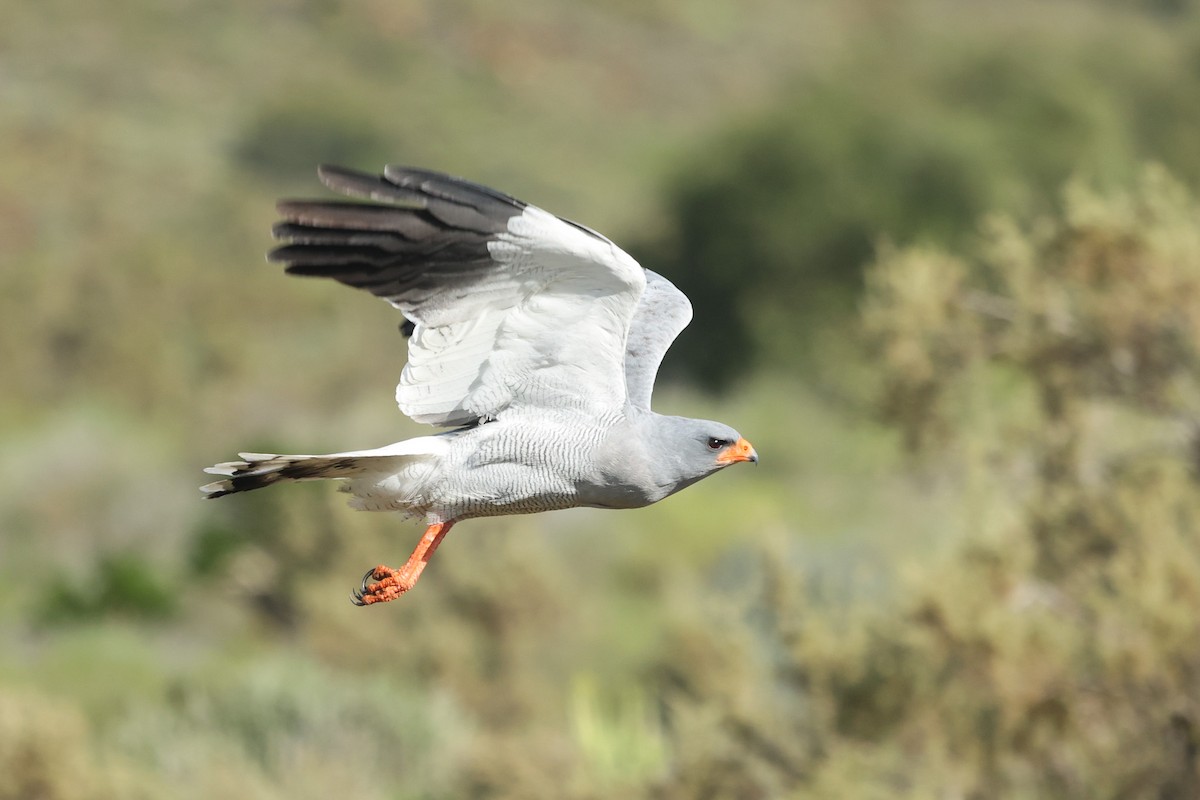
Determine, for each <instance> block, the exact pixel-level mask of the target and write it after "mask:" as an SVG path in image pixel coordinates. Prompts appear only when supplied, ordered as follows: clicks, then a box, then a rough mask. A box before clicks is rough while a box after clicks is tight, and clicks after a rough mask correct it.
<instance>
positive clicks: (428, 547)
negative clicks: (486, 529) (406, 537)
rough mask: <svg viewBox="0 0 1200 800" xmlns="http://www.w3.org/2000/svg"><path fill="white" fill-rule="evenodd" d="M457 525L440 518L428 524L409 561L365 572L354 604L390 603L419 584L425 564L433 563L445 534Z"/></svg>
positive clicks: (355, 594)
mask: <svg viewBox="0 0 1200 800" xmlns="http://www.w3.org/2000/svg"><path fill="white" fill-rule="evenodd" d="M453 525H454V521H453V520H451V521H450V522H439V523H436V524H434V525H430V526H429V527H428V528H426V529H425V535H424V536H422V537H421V541H420V542H419V543H418V544H417V548H416V549H415V550H413V552H412V555H411V556H409V557H408V561H406V562H405V564H404V566H403V567H401V568H400V569H393V568H391V567H385V566H383V565H382V564H380V565H379V566H378V567H375V568H374V569H372V570H370V571H369V572H367V574H366V575H364V576H363V582H362V588H361V589H359V590H356V591H355V592H354V593H353V595H354V596H353V598H352V600H353V602H354V604H355V605H357V606H368V605H370V604H371V603H386V602H387V601H388V600H395V599H396V598H397V597H399V596H400V595H402V594H404V593H405V592H407V591H408V590H409V589H411V588H412V587H413V586H415V585H416V583H417V579H418V578H420V577H421V573H422V572H423V571H424V569H425V565H426V564H428V563H429V559H431V558H433V553H434V551H436V550H437V549H438V545H439V544H441V543H442V537H444V536H445V535H446V534H447V533H449V532H450V528H451V527H452V526H453ZM369 580H375V581H378V583H368V581H369Z"/></svg>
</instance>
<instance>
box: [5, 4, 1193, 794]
mask: <svg viewBox="0 0 1200 800" xmlns="http://www.w3.org/2000/svg"><path fill="white" fill-rule="evenodd" d="M4 11H5V25H4V26H2V27H0V74H2V75H3V80H0V102H2V104H3V107H4V109H5V113H4V114H3V115H0V142H2V143H3V145H4V148H5V152H6V153H7V154H8V155H9V157H8V158H7V159H5V160H4V161H3V163H0V176H2V178H0V262H2V263H3V267H4V268H3V270H0V281H3V283H2V285H0V304H2V305H0V311H2V312H3V313H0V342H3V346H4V351H3V352H4V377H5V386H6V388H7V391H4V392H2V393H0V800H8V799H9V798H13V799H14V800H15V799H16V798H22V800H24V798H47V800H60V799H61V800H67V799H70V798H83V799H86V800H103V799H106V798H139V797H146V798H150V797H154V798H209V797H248V798H282V797H288V798H298V797H299V798H307V797H311V798H317V797H321V798H324V797H328V796H343V795H347V796H348V795H351V794H353V795H364V796H365V795H368V794H370V795H372V796H383V797H394V798H417V797H476V798H505V797H511V798H542V797H544V798H597V799H599V798H626V797H657V798H664V799H665V798H692V797H714V798H724V797H730V798H767V797H772V798H773V797H792V798H809V797H811V798H825V797H837V798H856V797H889V798H891V797H913V798H917V797H920V798H924V797H961V798H981V799H982V798H993V797H995V798H1001V797H1003V798H1009V797H1064V798H1096V797H1108V798H1171V799H1174V798H1189V797H1195V796H1197V795H1198V794H1200V771H1198V765H1197V763H1196V761H1197V755H1196V753H1197V746H1198V745H1197V740H1198V737H1200V733H1198V732H1197V726H1198V725H1200V707H1198V706H1197V703H1198V702H1200V701H1198V700H1197V698H1200V656H1197V652H1200V651H1197V649H1196V646H1195V643H1196V642H1197V641H1200V630H1197V627H1198V623H1197V620H1200V524H1198V523H1200V508H1198V507H1197V496H1198V495H1197V491H1198V490H1200V486H1198V485H1197V478H1196V474H1197V473H1198V472H1200V466H1198V462H1197V458H1198V456H1197V453H1200V445H1198V444H1197V432H1196V431H1197V429H1196V419H1197V409H1198V407H1200V396H1198V395H1197V384H1196V381H1197V341H1200V339H1198V336H1197V334H1198V333H1200V331H1198V330H1197V326H1200V306H1198V305H1197V304H1198V303H1200V208H1198V204H1197V199H1196V197H1197V194H1196V190H1197V183H1198V182H1200V137H1197V136H1196V131H1197V130H1200V99H1198V98H1200V9H1198V7H1197V5H1196V4H1195V3H1194V2H1187V0H1170V1H1169V2H1163V1H1162V0H1157V1H1155V2H1132V1H1131V2H1118V1H1117V0H1113V1H1112V2H1103V3H1074V2H1066V0H1053V1H1052V2H1038V3H1033V2H1029V3H1025V2H1020V3H1016V4H1006V5H1004V6H1003V7H1000V6H996V7H993V6H988V5H985V4H980V3H974V2H971V3H961V2H951V0H904V2H897V3H887V4H879V3H875V2H868V1H864V2H847V3H804V4H800V3H791V2H784V0H752V1H751V2H747V3H740V4H737V5H736V7H735V6H733V5H730V4H724V3H717V2H709V0H657V1H656V2H638V3H632V2H630V3H625V2H621V3H598V2H597V3H594V2H576V3H570V4H562V3H552V2H549V0H534V2H530V3H525V4H519V5H513V4H505V5H498V4H492V3H486V2H482V0H478V1H477V2H476V1H471V0H462V1H460V2H456V1H451V0H428V2H411V3H409V2H405V3H382V2H365V3H358V4H347V5H345V6H343V5H339V4H331V3H325V2H301V1H300V0H296V1H294V2H293V1H292V0H262V2H253V3H238V4H223V3H217V4H212V3H207V4H199V3H188V2H185V3H178V4H174V5H171V6H170V7H168V6H164V5H162V4H160V3H159V4H156V3H149V2H145V0H115V1H114V2H110V3H107V4H105V5H104V6H95V7H92V6H88V5H86V4H82V5H81V4H78V3H67V2H63V0H47V2H43V3H38V4H19V3H8V4H6V5H5V8H4ZM387 161H391V162H407V163H415V164H422V165H428V166H432V167H439V168H443V169H448V170H451V171H453V172H457V173H461V174H465V175H468V176H470V177H472V178H475V179H478V180H483V181H485V182H490V183H493V184H495V185H497V186H499V187H500V188H503V189H505V190H508V191H512V192H514V193H516V194H517V195H518V196H521V197H523V198H525V199H528V200H531V201H533V202H537V203H539V204H541V205H543V206H545V207H547V208H549V209H551V210H553V211H555V212H558V213H562V214H564V215H566V216H569V217H571V218H575V219H579V220H581V221H583V222H585V223H587V224H589V225H591V226H593V227H596V228H598V229H600V230H602V231H604V232H605V233H606V234H608V235H610V236H612V237H613V238H614V239H615V240H617V241H618V242H640V243H641V244H640V246H638V247H637V248H636V252H637V255H638V256H639V257H640V258H642V260H643V261H644V263H645V264H646V265H647V266H650V267H652V268H655V269H658V270H659V271H661V272H663V273H664V274H667V275H668V276H669V277H671V278H672V279H673V280H675V281H677V282H678V283H679V284H680V285H681V286H684V287H685V288H686V289H687V290H688V292H689V293H690V294H691V295H692V297H693V298H694V300H695V305H696V308H697V319H696V322H695V323H694V325H693V327H692V328H691V329H690V330H689V331H687V332H686V333H685V335H684V338H683V339H682V340H681V341H680V343H679V344H678V345H677V348H676V349H675V350H673V351H672V354H671V356H670V357H669V358H668V364H667V367H668V368H670V367H672V366H673V367H675V370H674V373H675V374H676V375H688V376H690V380H691V381H692V382H696V381H699V382H700V383H704V384H709V385H711V386H714V387H720V388H722V389H723V391H722V392H721V393H720V394H717V395H715V396H710V395H708V394H704V393H702V392H701V391H699V390H697V389H695V388H689V385H690V384H688V383H686V382H685V383H679V384H674V383H668V384H667V385H664V386H663V387H662V388H661V389H660V391H659V392H658V393H657V397H656V404H657V405H658V406H659V407H660V409H661V410H664V411H668V412H672V413H687V414H694V415H698V416H706V417H712V418H719V419H723V420H727V421H729V422H730V423H732V424H734V425H736V426H737V427H738V428H739V429H740V430H741V431H742V432H743V433H745V434H746V435H747V436H748V437H749V438H750V439H751V440H752V441H754V442H755V444H756V445H757V446H758V450H759V452H760V454H761V455H762V457H763V463H762V465H761V466H760V467H758V468H757V469H755V470H751V469H748V468H743V469H739V470H735V471H731V472H729V473H726V474H723V475H721V476H719V477H716V478H713V479H712V480H710V481H707V482H705V483H704V484H703V485H702V486H698V487H695V488H693V489H691V490H689V491H687V492H684V493H682V494H680V495H678V496H676V497H674V498H671V499H669V500H668V501H666V502H664V503H662V504H660V505H658V506H655V507H652V508H650V509H645V510H641V511H637V512H630V513H615V512H590V511H574V512H563V513H558V514H549V515H542V516H535V517H527V518H524V517H519V518H511V519H504V520H489V521H477V522H475V523H471V524H464V525H463V526H461V527H460V528H456V529H455V531H454V533H453V534H452V536H451V537H450V538H449V539H448V540H447V542H446V544H445V546H444V547H443V548H442V549H441V550H440V551H439V555H438V556H437V558H436V559H435V561H434V563H433V565H432V566H431V567H430V570H429V572H428V574H427V575H426V577H425V578H424V580H423V581H422V585H421V586H420V587H419V590H418V591H416V592H414V593H413V594H411V595H409V596H407V597H405V598H404V600H403V601H402V602H400V603H395V604H391V605H389V606H385V607H382V608H375V609H367V610H362V609H357V608H354V607H353V606H351V605H350V604H349V603H348V602H346V600H347V598H348V590H349V588H350V586H351V585H352V584H353V582H354V581H355V579H356V577H357V576H358V575H360V574H361V573H362V570H364V569H365V568H366V567H368V566H371V565H373V564H375V563H378V562H380V561H394V560H396V559H398V558H403V557H404V556H405V555H406V554H407V552H408V550H409V549H410V547H411V545H412V544H413V541H414V539H415V537H416V535H417V531H416V530H415V528H414V525H413V523H405V522H403V521H401V520H400V519H399V518H397V517H395V516H392V515H370V514H362V513H355V512H352V511H350V510H348V509H346V508H345V507H344V506H343V504H342V499H341V497H340V496H339V495H337V494H336V493H335V492H333V491H332V487H330V486H328V485H312V484H304V485H296V486H289V487H285V488H282V489H278V490H272V491H267V492H262V493H254V494H251V495H247V496H238V497H231V498H227V499H225V500H222V501H218V502H214V503H202V502H201V501H200V500H199V493H198V492H196V490H195V486H196V485H197V484H198V483H200V482H203V480H204V476H203V475H201V474H200V473H199V468H200V467H202V466H204V465H206V464H209V463H212V462H214V461H217V460H221V459H224V458H226V457H228V456H229V455H230V454H231V453H233V452H234V451H236V450H238V449H248V450H268V451H272V450H282V451H288V450H290V451H321V450H331V449H342V448H346V447H356V446H373V445H378V444H382V443H384V442H386V441H392V440H398V439H400V438H403V437H405V436H410V435H416V434H419V433H421V432H423V431H424V430H425V429H423V428H421V427H419V426H416V425H412V424H410V423H408V422H407V421H406V420H403V419H402V418H401V417H400V416H399V415H398V414H397V412H396V411H395V408H394V405H393V404H392V402H391V388H392V386H393V384H394V381H395V377H396V375H397V374H398V373H399V370H400V366H401V364H402V362H403V349H402V339H401V338H400V336H399V334H398V333H395V332H394V331H395V325H396V321H397V320H396V318H395V316H394V313H393V312H391V311H390V310H389V309H388V308H387V307H386V306H384V305H383V304H380V303H378V302H375V301H373V300H372V299H371V298H368V297H363V296H359V295H356V294H355V293H353V292H349V291H346V290H344V289H342V288H341V287H338V286H335V285H328V284H323V283H321V282H305V281H299V280H292V279H285V278H283V277H282V276H281V275H279V274H278V272H277V270H276V269H274V268H272V267H270V266H267V265H264V264H262V263H261V261H260V254H261V253H262V251H263V250H265V249H266V248H267V247H268V246H269V241H268V235H267V231H268V230H269V225H270V223H271V221H272V219H273V212H272V203H273V201H274V199H275V198H276V197H277V196H279V195H281V194H294V193H300V192H310V191H313V190H314V189H316V183H315V180H314V178H313V168H314V166H315V164H316V163H318V162H344V163H348V164H349V165H352V166H358V167H361V168H368V169H369V168H375V167H378V166H380V165H381V164H382V163H384V162H387ZM1147 164H1151V166H1147ZM1064 187H1065V188H1064Z"/></svg>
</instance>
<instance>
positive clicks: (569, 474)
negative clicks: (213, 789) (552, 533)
mask: <svg viewBox="0 0 1200 800" xmlns="http://www.w3.org/2000/svg"><path fill="white" fill-rule="evenodd" d="M318 175H319V176H320V179H321V181H322V182H323V183H324V184H325V185H326V186H327V187H329V188H330V189H333V190H335V191H337V192H340V193H342V194H344V195H347V196H349V197H351V198H356V199H355V200H352V201H329V200H284V201H281V202H280V203H279V205H278V209H279V213H280V215H281V216H282V217H283V220H282V221H281V222H279V223H277V224H276V225H275V227H274V235H275V238H276V239H278V240H280V241H282V242H284V244H283V245H282V246H280V247H277V248H276V249H275V250H273V251H272V252H271V253H270V255H269V256H268V258H269V259H270V260H271V261H278V262H283V263H284V264H286V265H287V266H286V271H287V272H288V273H290V274H292V275H309V276H318V277H324V278H333V279H334V280H336V281H338V282H340V283H344V284H346V285H348V286H353V287H355V288H358V289H365V290H367V291H368V292H370V293H371V294H373V295H375V296H376V297H379V298H382V299H383V300H386V301H387V302H388V303H390V304H391V305H392V306H394V307H395V308H397V309H398V310H399V311H400V312H401V313H402V314H403V315H404V318H405V322H404V324H403V326H402V329H403V330H404V331H405V333H407V334H409V341H408V363H407V364H406V365H405V367H404V369H403V372H402V373H401V375H400V384H399V386H397V388H396V401H397V403H398V404H399V406H400V410H401V411H402V412H404V413H405V414H407V415H408V416H409V417H411V418H412V419H413V420H415V421H417V422H421V423H428V424H430V425H435V426H440V427H444V428H448V429H449V430H446V431H443V432H440V433H436V434H434V435H430V436H421V437H418V438H414V439H408V440H406V441H402V442H397V443H395V444H389V445H387V446H385V447H380V448H378V449H375V450H357V451H352V452H345V453H333V454H330V455H275V454H266V453H240V454H239V456H240V458H241V460H239V461H229V462H225V463H221V464H217V465H215V466H212V467H209V468H207V469H206V470H205V471H206V472H209V473H211V474H214V475H221V476H225V477H224V478H223V479H222V480H218V481H215V482H213V483H209V484H207V485H206V486H204V487H202V490H203V491H204V492H205V493H206V495H207V496H208V497H210V498H211V497H221V496H223V495H227V494H232V493H234V492H244V491H249V490H251V489H260V488H262V487H264V486H270V485H271V484H274V483H279V482H282V481H302V480H314V479H324V478H330V479H337V480H341V481H344V484H343V486H342V490H343V491H346V492H348V493H349V494H350V495H351V496H352V499H351V501H350V504H351V505H352V506H353V507H355V508H359V509H362V510H366V511H401V512H404V513H406V514H408V515H411V516H415V517H423V518H424V521H425V524H426V526H427V527H426V530H425V533H424V535H423V536H422V538H421V541H420V543H419V544H418V545H417V547H416V549H415V550H414V551H413V553H412V555H411V556H410V557H409V559H408V561H407V562H406V563H405V564H404V566H402V567H400V568H399V569H393V568H391V567H386V566H377V567H375V568H373V569H371V570H369V571H368V572H367V574H366V575H365V576H363V579H362V582H361V586H360V588H358V589H356V590H355V591H354V592H353V596H352V599H353V601H354V602H355V603H356V604H358V605H367V604H371V603H379V602H384V601H388V600H394V599H395V598H397V597H399V596H400V595H402V594H404V593H405V592H407V591H408V590H409V589H411V588H412V587H413V585H414V584H415V583H416V582H417V579H418V578H419V577H420V576H421V572H422V570H424V568H425V565H426V563H427V562H428V561H429V559H430V557H431V556H432V555H433V553H434V551H435V550H436V549H437V547H438V545H439V544H440V543H441V541H442V538H443V537H444V536H445V535H446V533H447V532H448V531H449V530H450V528H451V526H453V525H454V524H455V523H457V522H460V521H462V520H465V519H469V518H472V517H487V516H499V515H505V514H529V513H534V512H539V511H550V510H555V509H564V508H573V507H579V506H590V507H593V508H638V507H641V506H646V505H649V504H651V503H655V502H657V501H659V500H662V499H663V498H664V497H667V496H668V495H671V494H673V493H675V492H677V491H679V490H680V489H683V488H685V487H687V486H690V485H691V484H693V483H695V482H696V481H698V480H700V479H702V478H705V477H707V476H709V475H711V474H713V473H714V472H716V471H718V470H720V469H723V468H725V467H728V466H730V465H731V464H737V463H739V462H747V461H748V462H757V461H758V455H757V454H756V453H755V451H754V448H753V447H752V446H751V445H750V443H749V442H748V441H746V440H745V439H744V438H742V436H741V435H740V434H739V433H738V432H737V431H735V430H734V429H733V428H731V427H729V426H728V425H723V424H721V423H719V422H710V421H708V420H700V419H688V418H685V417H673V416H664V415H661V414H656V413H655V412H653V411H651V410H650V394H651V391H652V390H653V387H654V379H655V376H656V375H657V374H658V368H659V364H660V363H661V362H662V358H663V355H664V354H665V353H666V350H667V348H668V347H669V346H670V345H671V342H673V341H674V340H675V337H676V336H677V335H678V334H679V332H680V331H682V330H683V328H684V327H685V326H686V325H687V324H688V322H689V321H690V320H691V317H692V308H691V304H690V303H689V302H688V300H687V297H685V296H684V295H683V293H682V292H680V291H679V290H678V289H676V288H675V286H673V285H672V284H671V283H670V282H669V281H668V280H667V279H666V278H663V277H662V276H661V275H657V274H656V273H654V272H651V271H650V270H647V269H643V268H642V267H641V266H640V265H639V264H638V263H637V262H636V261H635V260H634V259H633V258H631V257H630V256H629V255H627V254H626V253H625V252H624V251H623V250H621V249H620V248H619V247H617V246H616V245H615V244H613V243H612V242H611V241H609V240H608V239H607V238H605V237H604V236H601V235H600V234H599V233H596V232H595V231H593V230H591V229H589V228H586V227H584V226H582V225H579V224H577V223H574V222H571V221H569V220H566V219H562V218H560V217H556V216H554V215H553V214H550V213H548V212H546V211H543V210H542V209H540V208H538V207H536V206H532V205H529V204H527V203H524V202H522V201H520V200H517V199H516V198H514V197H510V196H509V195H507V194H504V193H502V192H499V191H496V190H494V189H490V188H488V187H486V186H482V185H479V184H477V183H472V182H470V181H467V180H463V179H461V178H456V177H451V176H449V175H445V174H442V173H440V172H433V171H430V170H425V169H415V168H410V167H394V166H389V167H387V168H385V169H384V172H383V175H381V176H375V175H368V174H364V173H360V172H355V171H352V170H348V169H343V168H340V167H328V166H324V167H321V168H319V170H318Z"/></svg>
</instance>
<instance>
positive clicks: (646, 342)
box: [625, 270, 692, 411]
mask: <svg viewBox="0 0 1200 800" xmlns="http://www.w3.org/2000/svg"><path fill="white" fill-rule="evenodd" d="M645 272H646V290H645V291H644V292H642V297H641V300H640V302H639V303H638V307H637V310H636V312H635V313H634V316H633V321H632V323H631V324H630V326H629V336H628V338H627V339H626V343H625V385H626V389H627V391H628V394H629V404H630V405H633V406H637V407H638V408H643V409H646V410H647V411H649V410H650V395H651V394H653V392H654V379H655V378H656V377H657V376H658V368H659V365H661V364H662V360H663V356H664V355H666V352H667V348H669V347H670V346H671V342H673V341H675V337H676V336H678V335H679V332H680V331H682V330H683V329H684V328H686V327H687V325H688V323H689V322H691V321H692V304H691V303H690V302H688V299H687V296H686V295H685V294H684V293H683V292H681V291H679V290H678V289H676V288H675V284H673V283H671V282H670V281H669V280H667V279H666V278H664V277H663V276H662V275H659V274H658V273H657V272H652V271H651V270H645Z"/></svg>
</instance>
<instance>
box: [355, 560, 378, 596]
mask: <svg viewBox="0 0 1200 800" xmlns="http://www.w3.org/2000/svg"><path fill="white" fill-rule="evenodd" d="M374 578H375V568H374V567H371V568H370V569H369V570H367V574H366V575H363V579H362V583H361V584H359V586H360V587H361V589H362V593H363V594H369V592H368V591H367V581H370V580H374Z"/></svg>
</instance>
